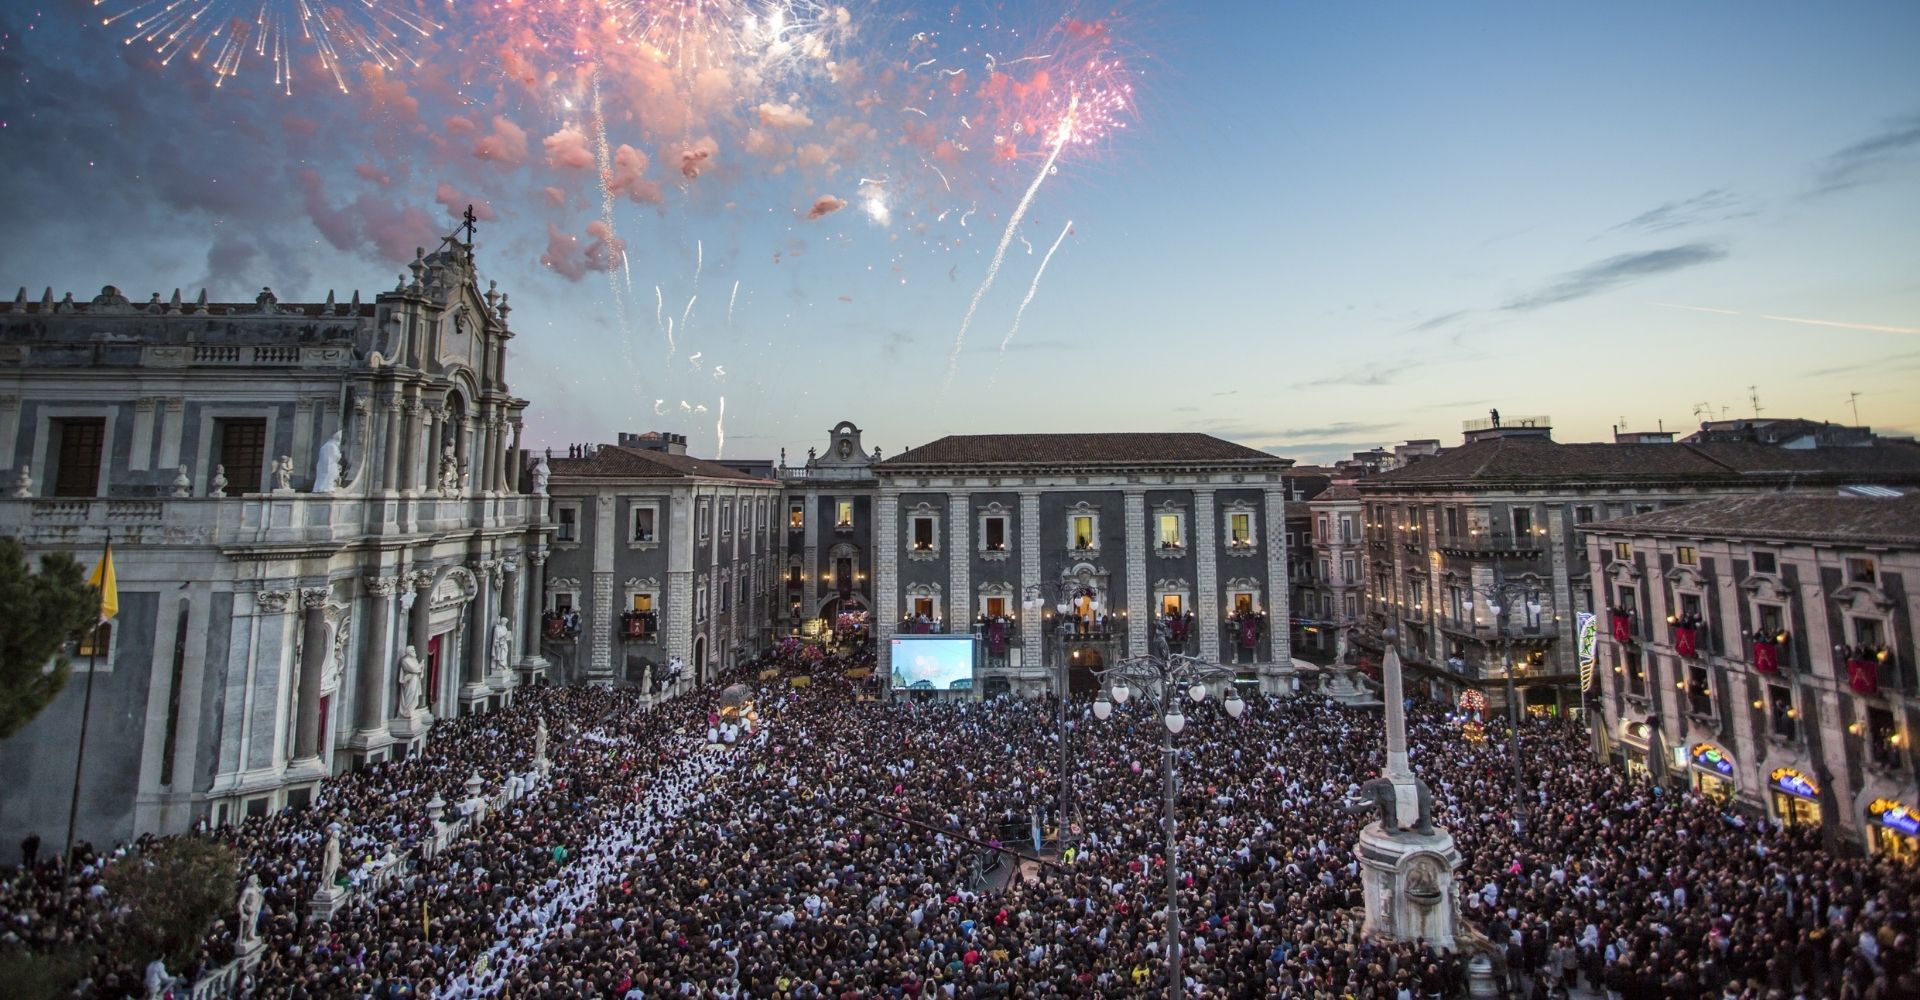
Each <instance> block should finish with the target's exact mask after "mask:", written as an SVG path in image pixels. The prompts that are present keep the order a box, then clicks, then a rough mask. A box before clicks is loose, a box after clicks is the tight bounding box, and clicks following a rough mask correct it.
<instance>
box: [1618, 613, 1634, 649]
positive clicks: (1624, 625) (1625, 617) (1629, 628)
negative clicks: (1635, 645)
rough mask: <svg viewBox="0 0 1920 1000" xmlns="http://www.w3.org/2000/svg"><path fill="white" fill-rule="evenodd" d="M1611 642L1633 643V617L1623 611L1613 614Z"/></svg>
mask: <svg viewBox="0 0 1920 1000" xmlns="http://www.w3.org/2000/svg"><path fill="white" fill-rule="evenodd" d="M1613 641H1614V642H1632V641H1633V615H1632V614H1630V613H1628V612H1625V611H1615V612H1614V613H1613Z"/></svg>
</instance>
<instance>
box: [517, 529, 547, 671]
mask: <svg viewBox="0 0 1920 1000" xmlns="http://www.w3.org/2000/svg"><path fill="white" fill-rule="evenodd" d="M527 562H528V563H529V564H531V567H532V569H531V571H530V572H529V573H528V574H527V575H528V576H530V577H532V578H533V579H532V581H531V582H529V583H528V584H526V585H525V586H524V587H523V588H522V589H523V590H524V591H525V593H526V599H527V606H526V609H525V612H526V613H525V614H524V615H522V617H521V620H520V658H521V660H522V662H525V661H527V660H531V659H533V658H534V657H535V656H538V655H539V654H540V628H541V624H542V623H541V620H540V613H541V612H542V611H545V610H546V606H545V602H544V601H542V602H541V605H540V606H539V607H537V608H536V607H535V606H534V602H535V601H540V600H541V598H540V594H541V593H542V589H541V588H544V586H545V581H546V574H547V553H546V550H545V549H534V550H533V551H531V552H529V553H527Z"/></svg>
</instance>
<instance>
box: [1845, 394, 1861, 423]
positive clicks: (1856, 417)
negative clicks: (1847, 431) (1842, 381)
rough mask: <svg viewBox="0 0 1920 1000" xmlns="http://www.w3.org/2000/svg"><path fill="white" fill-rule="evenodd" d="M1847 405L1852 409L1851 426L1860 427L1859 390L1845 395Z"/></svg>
mask: <svg viewBox="0 0 1920 1000" xmlns="http://www.w3.org/2000/svg"><path fill="white" fill-rule="evenodd" d="M1847 405H1848V406H1851V407H1853V426H1855V427H1858V426H1860V392H1859V390H1855V391H1853V392H1849V393H1847Z"/></svg>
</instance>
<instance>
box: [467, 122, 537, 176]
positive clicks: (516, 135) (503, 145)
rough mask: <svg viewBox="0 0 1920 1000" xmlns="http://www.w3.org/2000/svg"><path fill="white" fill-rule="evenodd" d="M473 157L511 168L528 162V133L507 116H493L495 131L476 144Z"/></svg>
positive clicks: (481, 138) (482, 137)
mask: <svg viewBox="0 0 1920 1000" xmlns="http://www.w3.org/2000/svg"><path fill="white" fill-rule="evenodd" d="M473 155H474V156H476V157H478V158H480V159H482V160H492V161H494V162H496V163H502V164H505V165H507V166H509V167H517V166H519V165H521V164H523V163H525V162H527V131H526V129H523V128H521V127H520V126H518V125H515V124H514V123H513V121H512V119H509V118H507V117H506V116H505V115H494V116H493V131H491V132H489V133H487V134H486V135H483V136H481V137H480V141H479V142H477V143H474V146H473Z"/></svg>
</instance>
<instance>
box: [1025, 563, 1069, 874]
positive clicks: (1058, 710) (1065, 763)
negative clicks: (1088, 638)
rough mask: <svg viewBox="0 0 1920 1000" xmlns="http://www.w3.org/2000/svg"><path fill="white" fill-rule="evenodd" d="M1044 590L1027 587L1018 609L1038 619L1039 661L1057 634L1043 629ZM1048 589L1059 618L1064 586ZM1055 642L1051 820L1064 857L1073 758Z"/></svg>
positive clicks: (1062, 664) (1060, 654)
mask: <svg viewBox="0 0 1920 1000" xmlns="http://www.w3.org/2000/svg"><path fill="white" fill-rule="evenodd" d="M1046 589H1047V588H1046V587H1045V585H1043V584H1038V583H1036V584H1030V585H1028V586H1027V588H1026V593H1025V594H1024V595H1023V599H1022V601H1021V604H1022V608H1023V610H1025V611H1026V613H1027V614H1029V615H1036V616H1039V617H1038V620H1039V621H1040V623H1041V629H1042V632H1041V639H1040V649H1041V655H1042V656H1043V657H1044V656H1045V655H1046V646H1047V637H1048V634H1049V633H1054V632H1057V628H1058V625H1057V623H1056V626H1055V628H1052V629H1049V628H1047V627H1046V615H1045V611H1046V606H1047V601H1046V600H1045V598H1044V597H1043V596H1042V595H1043V593H1044V592H1045V590H1046ZM1052 589H1054V590H1055V591H1057V592H1059V595H1060V601H1059V604H1058V607H1059V610H1060V613H1061V614H1063V615H1064V614H1066V608H1067V604H1066V597H1065V591H1066V585H1065V584H1064V583H1056V584H1054V585H1053V587H1052ZM1055 639H1056V642H1055V645H1054V657H1053V660H1054V702H1053V705H1054V726H1055V728H1056V730H1057V732H1058V733H1059V739H1060V801H1059V804H1058V807H1057V809H1058V812H1059V816H1057V817H1056V818H1055V820H1054V822H1055V824H1056V825H1057V827H1058V828H1059V831H1060V833H1059V848H1060V850H1061V852H1062V853H1065V851H1066V845H1067V830H1068V825H1069V823H1068V817H1069V816H1070V815H1071V812H1070V810H1071V808H1072V801H1073V800H1072V796H1073V754H1072V751H1071V748H1070V747H1069V745H1068V739H1069V737H1070V736H1071V731H1070V730H1069V729H1068V727H1067V692H1068V690H1069V688H1068V678H1067V656H1066V652H1067V643H1066V639H1065V638H1064V637H1059V636H1057V635H1056V636H1055Z"/></svg>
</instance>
